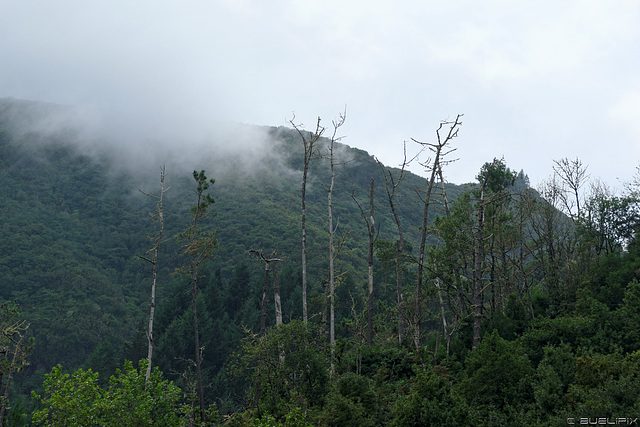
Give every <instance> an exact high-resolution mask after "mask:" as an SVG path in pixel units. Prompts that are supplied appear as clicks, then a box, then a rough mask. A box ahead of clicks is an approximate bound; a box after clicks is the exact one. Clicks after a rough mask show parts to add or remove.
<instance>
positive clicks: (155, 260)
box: [138, 166, 169, 381]
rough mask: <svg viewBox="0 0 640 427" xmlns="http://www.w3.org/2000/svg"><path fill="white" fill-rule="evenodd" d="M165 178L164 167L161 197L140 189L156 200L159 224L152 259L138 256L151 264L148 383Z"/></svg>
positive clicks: (153, 219)
mask: <svg viewBox="0 0 640 427" xmlns="http://www.w3.org/2000/svg"><path fill="white" fill-rule="evenodd" d="M164 177H165V167H164V166H162V167H161V168H160V195H159V196H156V195H153V194H148V193H145V192H144V191H142V190H140V189H138V191H140V192H141V193H142V194H144V195H145V196H147V197H151V198H153V199H156V212H155V213H151V212H150V213H149V215H150V216H151V219H152V221H153V222H157V223H158V232H157V233H156V235H155V237H154V238H153V246H152V247H151V249H149V250H148V251H147V253H149V254H151V256H150V257H145V256H142V255H138V257H139V258H140V259H143V260H145V261H147V262H149V263H151V270H152V273H151V277H152V281H151V302H150V304H149V305H150V308H149V329H148V330H147V341H148V343H149V350H148V351H147V360H148V362H149V363H148V364H147V373H146V376H145V379H146V381H149V377H150V376H151V358H152V356H153V317H154V313H155V309H156V283H157V277H158V251H159V249H160V243H162V234H163V232H164V213H163V207H162V201H163V198H164V193H166V192H167V191H169V189H168V188H164Z"/></svg>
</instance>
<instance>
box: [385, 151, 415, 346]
mask: <svg viewBox="0 0 640 427" xmlns="http://www.w3.org/2000/svg"><path fill="white" fill-rule="evenodd" d="M414 159H415V157H414V158H412V159H411V160H409V161H407V145H406V144H404V160H403V161H402V165H401V167H400V171H399V173H398V175H397V176H396V175H394V173H393V172H392V171H391V169H388V168H386V167H385V166H384V165H383V164H382V162H381V161H380V160H378V159H376V162H377V163H378V166H380V169H381V170H382V175H383V176H384V187H385V190H386V192H387V199H388V201H389V207H390V208H391V213H392V214H393V219H394V221H395V223H396V227H397V228H398V242H397V244H396V291H397V310H398V341H399V343H400V344H402V341H403V340H404V322H405V316H404V298H403V296H402V281H403V272H402V264H403V262H404V257H405V255H404V250H405V249H404V248H405V240H404V232H403V229H402V223H401V221H400V216H399V214H398V210H397V207H396V204H395V197H396V189H397V188H398V186H399V185H400V183H401V182H402V179H403V178H404V172H405V170H406V168H407V166H408V165H409V163H410V162H411V161H413V160H414Z"/></svg>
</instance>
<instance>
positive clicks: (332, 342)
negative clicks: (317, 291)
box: [327, 140, 336, 374]
mask: <svg viewBox="0 0 640 427" xmlns="http://www.w3.org/2000/svg"><path fill="white" fill-rule="evenodd" d="M329 152H330V163H331V184H330V185H329V189H328V191H327V192H328V205H329V343H330V346H331V373H332V374H333V372H334V366H333V356H334V354H335V350H336V331H335V271H334V266H333V261H334V246H333V233H334V229H333V205H332V200H331V197H332V194H333V184H334V179H335V171H334V164H333V140H332V141H331V147H330V148H329Z"/></svg>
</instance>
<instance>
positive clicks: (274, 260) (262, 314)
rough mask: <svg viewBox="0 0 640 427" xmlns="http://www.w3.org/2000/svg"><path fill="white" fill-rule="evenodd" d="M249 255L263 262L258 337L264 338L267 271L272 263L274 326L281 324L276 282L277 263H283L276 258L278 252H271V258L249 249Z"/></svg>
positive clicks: (278, 293)
mask: <svg viewBox="0 0 640 427" xmlns="http://www.w3.org/2000/svg"><path fill="white" fill-rule="evenodd" d="M249 253H251V254H253V255H255V256H256V257H258V258H260V259H261V260H262V261H264V281H263V285H262V308H261V311H260V335H259V336H261V337H263V336H265V333H266V330H267V292H268V290H269V271H270V269H271V263H273V264H274V265H273V283H274V286H273V287H274V299H275V304H276V325H281V324H282V308H281V307H282V306H281V305H280V283H279V282H278V267H277V262H278V261H284V260H283V259H281V258H278V251H273V252H272V253H271V257H270V258H267V257H265V256H264V254H263V253H262V251H261V250H255V249H250V250H249Z"/></svg>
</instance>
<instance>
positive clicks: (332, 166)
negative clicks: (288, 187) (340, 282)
mask: <svg viewBox="0 0 640 427" xmlns="http://www.w3.org/2000/svg"><path fill="white" fill-rule="evenodd" d="M346 119H347V113H346V111H345V112H344V113H342V114H340V117H339V118H338V120H337V121H336V120H334V121H333V122H332V123H333V135H332V136H331V139H330V140H329V167H330V170H331V181H330V184H329V186H328V187H325V188H326V190H327V203H328V208H329V209H328V210H329V303H330V305H329V342H330V346H331V372H332V373H333V370H334V369H333V367H334V366H333V356H334V352H335V347H336V332H335V269H334V261H335V257H336V251H335V246H334V243H333V236H334V234H335V232H336V229H334V227H333V200H332V197H333V187H334V183H335V176H336V173H335V144H336V142H337V141H339V140H340V139H342V138H341V137H338V136H337V133H338V129H340V127H341V126H342V125H344V122H345V120H346ZM336 228H337V225H336Z"/></svg>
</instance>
